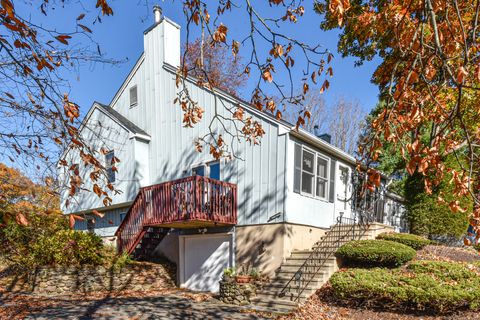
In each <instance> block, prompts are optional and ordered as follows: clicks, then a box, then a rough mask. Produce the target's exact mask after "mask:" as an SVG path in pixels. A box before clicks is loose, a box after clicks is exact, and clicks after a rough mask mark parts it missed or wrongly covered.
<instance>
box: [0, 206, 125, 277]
mask: <svg viewBox="0 0 480 320" xmlns="http://www.w3.org/2000/svg"><path fill="white" fill-rule="evenodd" d="M28 221H29V224H28V225H20V224H18V223H15V222H14V221H10V222H8V223H7V225H6V226H5V227H3V228H0V257H1V258H3V259H4V260H5V261H8V264H9V266H10V267H12V268H13V269H14V270H17V271H19V272H23V271H29V270H31V269H33V268H35V267H37V266H46V265H64V266H66V265H71V266H78V265H85V264H88V265H99V264H102V265H105V266H107V267H112V268H114V269H121V268H123V267H124V266H125V265H127V264H129V263H130V262H131V260H130V257H129V256H128V255H126V254H124V255H120V256H118V255H117V254H116V251H115V249H114V248H113V247H111V246H104V245H103V242H102V239H101V238H100V237H99V236H97V235H95V234H92V233H85V232H82V231H75V230H70V229H69V226H68V220H67V219H66V218H65V216H63V215H53V214H52V215H36V214H32V215H29V216H28Z"/></svg>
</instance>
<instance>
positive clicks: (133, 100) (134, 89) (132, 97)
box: [130, 86, 138, 107]
mask: <svg viewBox="0 0 480 320" xmlns="http://www.w3.org/2000/svg"><path fill="white" fill-rule="evenodd" d="M137 104H138V94H137V86H133V87H131V88H130V107H135V106H136V105H137Z"/></svg>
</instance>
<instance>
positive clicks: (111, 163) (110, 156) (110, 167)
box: [105, 150, 116, 183]
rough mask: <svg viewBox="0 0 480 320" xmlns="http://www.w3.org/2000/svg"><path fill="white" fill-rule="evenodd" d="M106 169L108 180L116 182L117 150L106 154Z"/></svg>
mask: <svg viewBox="0 0 480 320" xmlns="http://www.w3.org/2000/svg"><path fill="white" fill-rule="evenodd" d="M105 170H106V171H107V180H108V182H109V183H112V182H115V171H116V168H115V152H113V150H112V151H109V152H107V153H106V154H105Z"/></svg>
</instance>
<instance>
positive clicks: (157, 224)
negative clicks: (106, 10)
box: [62, 15, 403, 291]
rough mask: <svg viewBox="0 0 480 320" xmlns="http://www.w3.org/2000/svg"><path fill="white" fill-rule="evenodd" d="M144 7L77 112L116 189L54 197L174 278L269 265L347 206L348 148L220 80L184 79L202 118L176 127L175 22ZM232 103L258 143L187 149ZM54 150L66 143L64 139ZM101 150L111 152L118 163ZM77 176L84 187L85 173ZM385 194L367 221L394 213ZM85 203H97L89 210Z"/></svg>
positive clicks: (82, 225)
mask: <svg viewBox="0 0 480 320" xmlns="http://www.w3.org/2000/svg"><path fill="white" fill-rule="evenodd" d="M156 16H157V19H156V21H155V23H154V25H153V26H151V27H150V28H148V29H147V30H146V31H145V32H144V52H143V54H142V55H141V56H140V58H139V59H138V61H137V62H136V64H135V65H134V67H133V69H132V70H131V71H130V73H129V74H128V76H127V77H126V79H125V81H124V82H123V84H122V85H121V87H120V88H119V89H118V91H117V93H116V94H115V96H114V97H113V99H112V101H111V102H110V103H109V104H108V105H104V104H102V103H98V102H94V103H93V105H92V107H91V109H90V111H89V112H88V114H87V115H86V117H85V119H84V123H85V124H86V125H85V128H88V130H87V129H85V130H83V131H82V135H83V136H84V138H85V139H86V140H87V141H90V142H91V143H92V145H93V148H94V149H95V150H97V151H98V150H100V149H101V148H103V149H104V150H108V152H107V153H106V154H105V155H104V161H105V162H104V165H105V167H106V169H107V172H108V178H109V181H110V182H111V183H113V184H114V185H115V187H116V188H117V189H119V190H122V193H120V194H116V195H113V196H112V205H111V206H108V207H104V205H103V203H102V201H101V199H100V198H99V197H98V196H97V195H96V194H94V193H92V192H85V191H81V192H79V193H78V195H77V196H76V197H75V199H74V201H70V204H69V206H68V207H66V206H65V201H66V199H67V198H68V196H67V193H65V194H63V195H62V200H63V202H62V203H63V209H64V211H65V212H66V213H76V214H84V215H86V216H87V217H89V218H88V219H86V220H85V221H79V222H77V224H76V228H77V229H80V230H92V231H94V232H96V233H98V234H99V235H101V236H103V237H106V238H108V239H110V240H115V239H116V238H117V241H118V245H119V248H120V249H121V250H126V251H128V252H133V251H134V250H137V249H138V247H139V246H141V247H142V248H143V249H142V250H143V252H142V253H143V254H146V253H147V252H146V251H154V252H155V253H158V254H162V255H164V256H166V257H167V258H168V259H170V260H171V261H173V262H174V263H176V264H177V267H178V268H177V269H178V282H179V285H180V286H182V287H187V288H190V289H194V290H207V291H216V290H218V280H219V278H220V276H221V274H222V271H223V269H224V268H227V267H230V266H233V265H238V264H242V263H250V264H252V265H254V266H256V267H257V268H259V269H260V270H261V271H263V272H264V273H266V274H273V273H274V272H275V270H276V269H277V268H278V267H279V266H280V264H281V263H282V261H283V260H284V259H285V257H288V256H289V255H290V253H291V252H292V251H294V250H304V249H309V248H311V247H312V245H313V244H314V243H316V242H317V241H318V239H319V238H320V237H321V236H322V235H323V234H325V232H326V231H327V230H328V228H329V227H330V226H331V225H332V224H334V223H335V221H336V220H337V218H338V217H340V216H342V217H352V216H353V213H352V212H353V211H352V207H351V201H350V199H351V197H352V195H353V186H352V182H351V179H350V177H351V175H352V173H353V171H354V168H355V159H354V158H353V157H352V156H351V155H349V154H347V153H345V152H343V151H342V150H340V149H338V148H336V147H334V146H333V145H331V144H330V143H329V142H327V141H325V140H324V139H321V138H319V137H317V136H315V135H314V134H312V133H309V132H307V131H305V130H302V129H300V130H295V129H294V127H293V126H292V125H291V124H289V123H287V122H284V121H279V120H277V119H275V118H274V117H272V116H270V115H268V114H266V113H262V112H259V111H258V110H256V109H255V108H252V107H251V106H250V105H248V104H247V103H245V102H243V101H240V100H238V99H236V98H235V97H232V96H230V95H228V94H227V93H225V92H222V91H220V90H213V91H212V90H209V89H206V88H201V87H198V86H197V85H196V84H195V81H194V80H193V79H189V80H188V81H187V82H188V83H187V86H188V89H189V91H190V94H191V96H192V98H193V99H194V100H196V101H199V103H200V104H201V105H202V107H203V108H204V109H205V113H204V119H203V120H202V122H201V123H199V124H197V125H196V126H195V127H194V128H184V127H183V126H182V111H181V109H180V107H179V106H178V104H175V103H174V100H175V98H176V97H177V90H178V89H177V87H176V84H175V78H176V72H177V67H178V66H179V65H180V26H179V25H177V24H176V23H175V22H173V21H171V20H169V19H168V18H165V17H163V18H159V15H156ZM237 104H240V105H241V106H242V107H243V108H244V110H245V112H246V114H248V115H250V116H252V117H253V118H254V119H256V120H258V121H260V122H261V124H262V126H263V129H264V130H265V136H264V137H263V138H262V140H261V144H260V145H251V144H249V143H247V142H245V141H239V142H237V141H236V142H234V145H233V146H234V148H235V150H236V153H237V155H238V158H233V159H221V160H215V159H213V158H212V156H211V155H210V154H209V153H208V152H201V153H199V152H197V151H196V150H195V148H194V145H193V141H194V140H195V139H196V138H197V137H198V136H200V135H201V134H203V133H205V132H206V131H207V126H208V124H209V121H208V119H211V117H212V115H213V112H215V111H214V110H216V112H219V113H220V114H226V108H232V107H233V106H235V105H237ZM216 130H218V132H220V133H221V132H222V131H223V130H224V129H223V128H222V127H220V126H219V127H218V128H216ZM65 157H66V158H69V159H75V158H76V157H77V155H76V154H75V152H74V151H70V152H67V153H66V154H65ZM113 157H116V158H119V159H120V160H121V162H120V163H119V164H117V167H118V171H116V170H114V169H113V168H112V164H111V159H112V158H113ZM80 170H83V171H81V172H83V174H86V173H85V172H86V171H85V168H80ZM84 181H86V183H87V186H86V188H87V189H88V188H89V187H92V186H91V185H89V183H91V182H90V181H89V180H88V178H87V177H85V179H84ZM392 199H393V200H395V201H394V203H395V206H391V207H392V208H395V209H391V210H390V211H389V212H387V214H385V210H384V209H381V210H378V208H377V209H375V210H376V212H377V213H381V214H379V216H378V217H377V220H378V221H379V222H381V223H399V221H397V220H395V219H397V217H400V215H401V212H400V211H401V210H403V209H401V205H397V204H396V203H397V202H396V200H397V199H396V198H395V199H394V198H392ZM393 200H392V201H393ZM389 201H390V200H389ZM392 203H393V202H392ZM377 204H378V202H377ZM399 206H400V207H399ZM383 207H385V206H383V205H382V208H383ZM387 209H388V208H387ZM92 210H98V211H100V212H103V213H104V214H105V215H104V217H103V218H99V217H94V216H90V213H91V212H92ZM388 210H389V209H388ZM388 210H387V211H388ZM393 210H396V211H395V212H394V211H393ZM392 217H394V218H392ZM399 219H400V218H399ZM400 220H401V219H400ZM122 221H123V222H122ZM119 226H120V228H119ZM115 237H116V238H115Z"/></svg>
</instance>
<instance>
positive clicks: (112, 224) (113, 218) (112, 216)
mask: <svg viewBox="0 0 480 320" xmlns="http://www.w3.org/2000/svg"><path fill="white" fill-rule="evenodd" d="M127 211H128V207H127V208H117V209H113V210H109V211H106V212H105V215H104V216H103V217H102V218H100V217H97V216H94V217H92V218H93V219H94V220H95V224H94V226H95V228H94V229H93V232H94V233H95V234H97V235H99V236H101V237H113V236H114V235H115V231H117V228H118V226H119V225H120V224H121V223H122V219H123V218H124V217H125V215H126V214H127ZM75 229H76V230H82V231H88V222H87V220H82V221H77V222H75Z"/></svg>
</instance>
